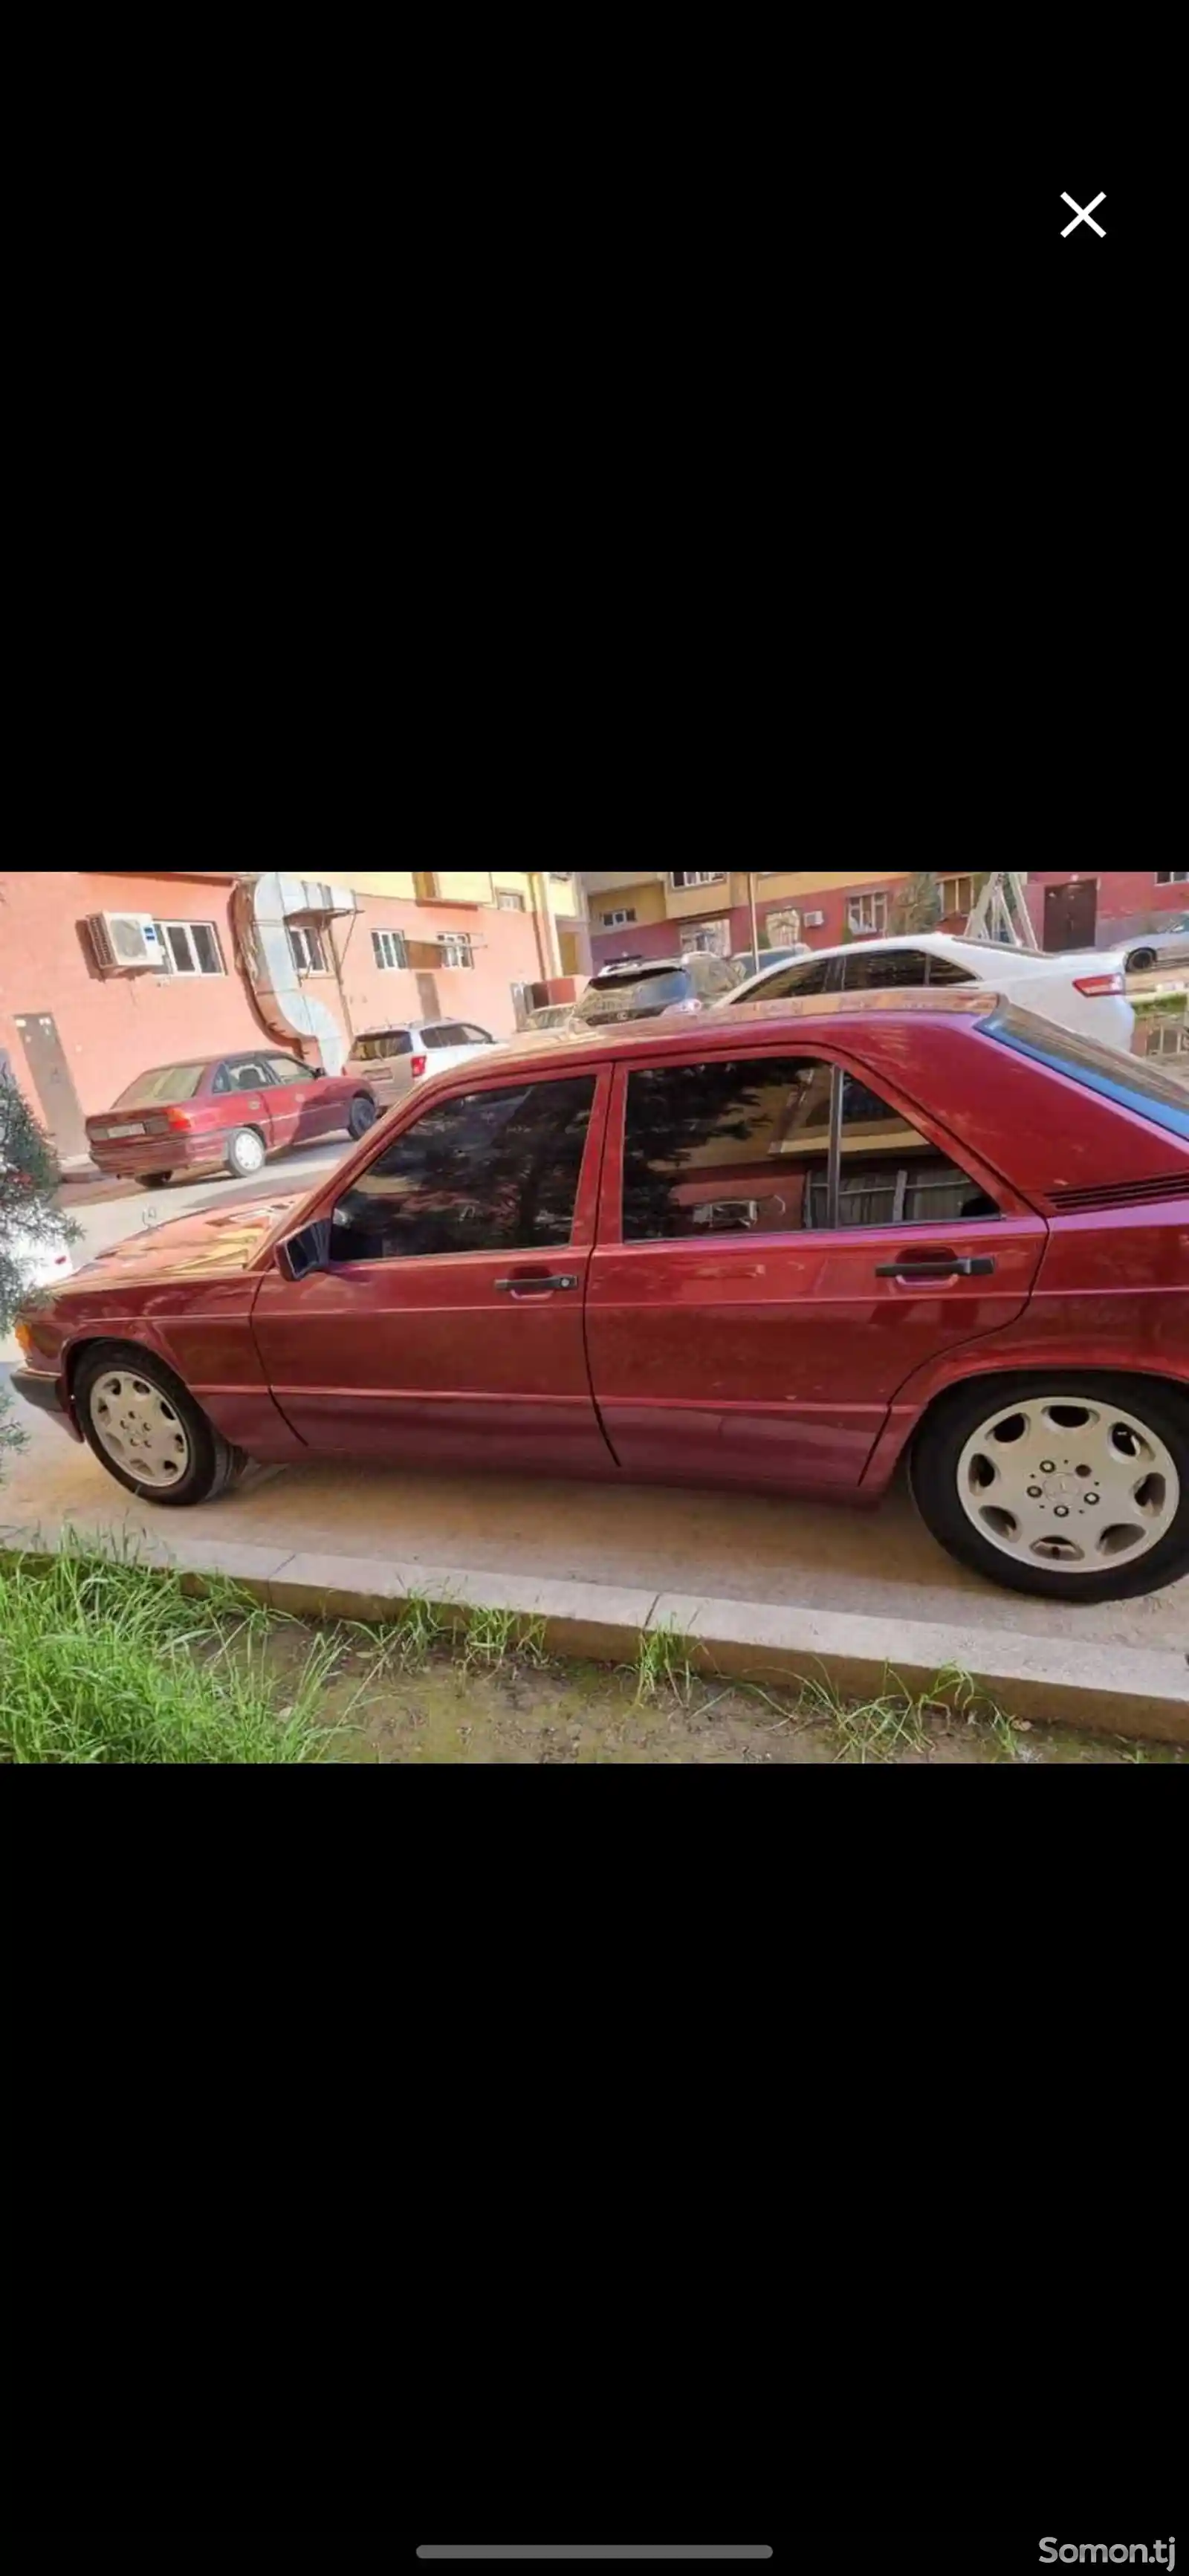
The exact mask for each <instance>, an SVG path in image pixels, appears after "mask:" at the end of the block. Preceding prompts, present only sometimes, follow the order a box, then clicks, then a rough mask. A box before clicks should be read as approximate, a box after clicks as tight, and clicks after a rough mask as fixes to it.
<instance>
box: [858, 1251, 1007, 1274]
mask: <svg viewBox="0 0 1189 2576" xmlns="http://www.w3.org/2000/svg"><path fill="white" fill-rule="evenodd" d="M994 1267H995V1258H994V1255H993V1253H990V1252H975V1253H971V1252H964V1253H962V1254H955V1256H954V1258H953V1259H952V1260H950V1259H949V1258H948V1257H944V1256H943V1258H942V1259H940V1260H938V1261H877V1263H876V1265H875V1276H876V1278H877V1279H955V1278H960V1279H985V1278H987V1277H988V1276H989V1274H990V1272H991V1271H992V1270H993V1269H994Z"/></svg>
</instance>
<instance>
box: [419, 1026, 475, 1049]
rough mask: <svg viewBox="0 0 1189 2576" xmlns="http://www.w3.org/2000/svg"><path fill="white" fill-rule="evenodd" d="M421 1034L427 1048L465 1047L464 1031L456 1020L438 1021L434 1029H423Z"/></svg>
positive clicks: (465, 1037)
mask: <svg viewBox="0 0 1189 2576" xmlns="http://www.w3.org/2000/svg"><path fill="white" fill-rule="evenodd" d="M421 1034H422V1037H423V1039H424V1042H425V1044H426V1046H427V1047H456V1046H465V1045H466V1042H467V1033H466V1030H465V1029H464V1028H463V1026H462V1024H461V1022H460V1021H458V1020H440V1021H439V1022H438V1025H437V1027H436V1028H434V1029H423V1030H422V1033H421Z"/></svg>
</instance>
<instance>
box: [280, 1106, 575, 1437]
mask: <svg viewBox="0 0 1189 2576" xmlns="http://www.w3.org/2000/svg"><path fill="white" fill-rule="evenodd" d="M610 1081H611V1077H610V1073H609V1072H603V1073H600V1074H597V1075H596V1074H594V1073H590V1074H581V1075H568V1076H563V1077H557V1076H549V1075H546V1074H539V1075H531V1076H527V1077H526V1076H525V1075H523V1074H521V1075H520V1076H518V1077H517V1079H516V1080H514V1081H508V1080H507V1079H505V1080H504V1081H502V1082H498V1081H495V1080H488V1081H487V1082H486V1083H484V1084H482V1085H481V1086H479V1085H476V1086H475V1087H474V1088H472V1089H470V1090H466V1091H454V1092H451V1093H449V1094H447V1096H446V1097H445V1098H443V1099H440V1100H435V1099H434V1097H433V1095H432V1094H427V1095H426V1097H425V1102H424V1106H423V1107H421V1108H420V1109H419V1113H418V1114H417V1115H416V1116H415V1117H413V1118H412V1119H410V1120H409V1121H408V1123H407V1124H405V1125H404V1126H403V1127H402V1129H401V1132H400V1134H399V1135H398V1136H396V1137H395V1138H392V1139H391V1140H390V1141H389V1142H387V1143H386V1144H385V1145H384V1146H382V1147H381V1148H380V1149H379V1150H378V1151H377V1152H376V1154H375V1155H374V1157H373V1159H372V1161H371V1162H370V1163H369V1164H367V1165H366V1166H365V1167H364V1169H363V1171H362V1172H361V1173H360V1174H359V1175H358V1176H357V1178H356V1180H355V1182H354V1183H353V1185H352V1187H351V1189H350V1191H349V1192H348V1193H346V1194H345V1196H344V1198H343V1200H342V1201H341V1202H340V1204H339V1205H338V1206H337V1207H336V1208H335V1211H334V1222H333V1224H332V1227H331V1254H330V1262H329V1267H328V1268H327V1269H326V1270H325V1271H321V1272H317V1273H315V1274H313V1275H311V1276H309V1277H307V1278H305V1279H302V1280H300V1281H297V1282H291V1281H288V1280H285V1279H282V1278H281V1277H280V1275H279V1274H269V1276H267V1277H266V1278H265V1280H264V1282H263V1285H262V1287H261V1290H260V1295H259V1298H258V1300H257V1304H256V1307H255V1311H254V1318H253V1322H254V1329H255V1332H256V1338H257V1343H258V1346H259V1349H260V1352H261V1356H262V1359H263V1362H264V1366H265V1370H266V1374H267V1377H268V1380H269V1383H270V1385H271V1387H272V1390H273V1394H274V1396H275V1399H276V1402H277V1403H278V1404H279V1406H280V1408H281V1411H282V1412H283V1413H284V1415H285V1417H286V1419H287V1421H289V1422H290V1423H291V1424H292V1426H293V1429H294V1430H295V1431H296V1432H297V1433H298V1434H299V1435H300V1437H301V1439H302V1440H304V1441H305V1442H307V1444H308V1446H309V1447H310V1448H311V1449H316V1450H337V1451H341V1452H346V1453H349V1454H353V1455H355V1456H358V1457H374V1458H389V1459H393V1458H399V1459H402V1460H403V1461H404V1462H406V1463H407V1464H408V1465H409V1466H410V1467H415V1466H425V1467H427V1468H430V1469H432V1468H435V1467H454V1468H463V1469H475V1468H478V1467H483V1466H487V1465H490V1466H500V1467H509V1468H527V1469H532V1470H534V1471H535V1472H538V1473H543V1474H558V1475H584V1474H600V1473H602V1474H605V1473H606V1472H607V1471H608V1470H609V1468H610V1466H611V1460H610V1457H609V1453H608V1449H607V1444H606V1442H605V1440H604V1439H603V1436H602V1433H601V1431H600V1429H599V1425H598V1419H597V1416H596V1413H595V1409H594V1404H593V1401H592V1398H591V1392H590V1376H589V1371H588V1368H587V1363H586V1349H585V1336H584V1330H583V1298H584V1293H585V1287H586V1278H587V1271H588V1268H589V1264H590V1258H591V1252H592V1248H593V1244H594V1235H595V1216H596V1210H597V1199H598V1173H599V1163H600V1159H601V1152H602V1141H603V1135H604V1131H605V1122H606V1111H607V1104H608V1099H609V1095H610Z"/></svg>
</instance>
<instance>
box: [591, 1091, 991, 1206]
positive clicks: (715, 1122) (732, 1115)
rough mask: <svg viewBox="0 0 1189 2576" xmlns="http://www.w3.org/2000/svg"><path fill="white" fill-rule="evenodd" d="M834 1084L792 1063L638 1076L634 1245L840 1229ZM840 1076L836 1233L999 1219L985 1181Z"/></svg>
mask: <svg viewBox="0 0 1189 2576" xmlns="http://www.w3.org/2000/svg"><path fill="white" fill-rule="evenodd" d="M832 1079H833V1077H832V1074H831V1070H830V1068H829V1066H827V1065H824V1064H815V1063H813V1062H811V1061H808V1060H806V1059H805V1058H800V1057H793V1056H786V1057H773V1058H771V1059H759V1060H753V1061H751V1062H750V1063H745V1064H723V1063H718V1062H712V1063H710V1064H705V1065H681V1066H669V1065H665V1066H655V1067H647V1068H645V1069H644V1070H642V1071H640V1072H638V1073H632V1074H631V1075H630V1077H629V1081H628V1102H627V1126H626V1133H625V1140H624V1208H623V1232H624V1241H625V1242H627V1243H638V1242H657V1241H663V1240H667V1239H670V1238H672V1237H674V1236H677V1237H680V1236H692V1237H694V1238H697V1237H698V1236H699V1235H702V1234H739V1233H750V1232H760V1233H768V1234H791V1233H798V1232H801V1231H802V1230H803V1229H805V1228H807V1227H822V1226H825V1225H827V1224H829V1223H830V1222H831V1191H830V1099H831V1090H832ZM840 1079H841V1080H842V1081H843V1086H844V1087H843V1098H842V1151H841V1161H840V1169H839V1180H838V1198H837V1216H836V1218H835V1220H834V1221H835V1222H836V1223H837V1224H838V1225H840V1226H858V1225H919V1224H925V1223H928V1222H930V1221H931V1220H932V1221H934V1222H937V1223H949V1224H952V1223H953V1222H954V1220H955V1219H956V1218H958V1217H962V1216H995V1215H997V1213H998V1210H997V1209H996V1208H995V1206H994V1204H993V1202H992V1201H991V1200H989V1199H988V1198H987V1197H986V1196H985V1194H984V1193H983V1191H982V1190H981V1188H980V1187H979V1184H978V1183H977V1182H976V1181H973V1180H971V1179H970V1177H969V1175H968V1174H967V1173H965V1172H963V1171H961V1170H960V1169H959V1168H958V1166H957V1165H956V1164H954V1163H951V1162H950V1161H949V1160H948V1158H947V1157H946V1156H945V1155H944V1154H941V1153H939V1152H938V1150H937V1148H936V1146H934V1145H931V1144H930V1143H929V1141H928V1139H927V1138H926V1137H924V1136H922V1135H921V1134H920V1132H919V1130H918V1129H917V1128H915V1127H913V1126H912V1125H911V1124H910V1122H909V1121H908V1120H907V1119H905V1118H904V1117H902V1115H901V1113H900V1111H899V1110H896V1109H892V1108H891V1107H889V1105H888V1103H887V1102H886V1101H884V1100H882V1099H881V1098H880V1097H879V1096H878V1094H877V1093H875V1092H873V1091H870V1090H868V1088H867V1087H866V1085H865V1084H863V1083H860V1082H857V1081H856V1080H855V1079H854V1077H853V1075H850V1074H846V1075H845V1076H842V1077H840Z"/></svg>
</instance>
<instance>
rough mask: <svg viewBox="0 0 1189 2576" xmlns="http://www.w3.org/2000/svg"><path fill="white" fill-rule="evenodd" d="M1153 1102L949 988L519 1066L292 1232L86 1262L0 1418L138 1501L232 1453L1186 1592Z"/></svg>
mask: <svg viewBox="0 0 1189 2576" xmlns="http://www.w3.org/2000/svg"><path fill="white" fill-rule="evenodd" d="M1187 1290H1189V1093H1187V1092H1186V1090H1185V1088H1184V1086H1183V1085H1181V1084H1180V1083H1178V1082H1177V1081H1176V1080H1175V1079H1174V1078H1173V1077H1172V1076H1171V1075H1170V1074H1168V1073H1166V1072H1164V1071H1162V1070H1161V1069H1160V1068H1159V1067H1157V1066H1155V1065H1152V1064H1150V1063H1146V1062H1142V1061H1140V1060H1137V1059H1136V1060H1133V1059H1131V1058H1129V1057H1127V1056H1124V1055H1122V1054H1120V1053H1118V1052H1117V1051H1116V1050H1115V1049H1113V1048H1107V1047H1103V1046H1100V1045H1098V1044H1097V1043H1096V1042H1094V1041H1093V1040H1089V1039H1085V1038H1082V1037H1079V1036H1076V1035H1074V1034H1073V1033H1072V1032H1071V1031H1069V1030H1065V1029H1059V1028H1057V1027H1055V1026H1054V1025H1053V1024H1051V1023H1050V1022H1047V1021H1044V1020H1041V1019H1038V1018H1035V1017H1033V1016H1032V1015H1031V1014H1029V1013H1026V1012H1024V1011H1021V1010H1018V1009H1016V1008H1014V1007H1010V1006H1006V1005H1004V1004H1003V1003H1002V1002H997V1001H996V1000H995V999H994V997H993V996H988V995H987V994H986V993H985V992H982V991H979V992H976V993H973V994H969V995H968V994H966V993H964V992H961V991H955V992H952V993H950V992H945V991H936V990H934V991H929V992H921V993H913V992H904V991H902V990H893V991H889V992H876V993H870V994H861V995H855V996H853V997H852V996H841V997H839V998H832V997H822V998H820V999H809V1000H803V1001H799V1002H776V1003H768V1004H762V1003H761V1004H757V1005H752V1006H744V1007H743V1008H742V1009H740V1010H738V1011H733V1012H729V1013H725V1014H723V1016H722V1018H721V1019H709V1018H701V1019H699V1020H698V1021H697V1023H696V1025H695V1024H694V1023H692V1022H691V1021H690V1020H689V1019H688V1018H684V1017H679V1018H675V1019H673V1020H671V1021H667V1022H666V1021H659V1022H658V1021H652V1022H649V1023H647V1024H644V1025H642V1026H639V1027H637V1028H626V1029H625V1028H615V1029H613V1030H611V1031H607V1030H600V1029H594V1030H591V1031H588V1032H586V1033H578V1032H575V1033H574V1034H573V1035H572V1036H565V1037H562V1038H560V1039H559V1038H558V1037H557V1036H556V1035H554V1036H547V1037H543V1038H540V1039H535V1040H528V1041H526V1042H525V1043H524V1044H523V1045H522V1046H521V1047H519V1048H518V1049H517V1050H516V1051H515V1052H513V1051H511V1050H508V1051H502V1052H501V1053H500V1055H499V1057H498V1059H494V1060H493V1061H492V1062H491V1063H490V1065H488V1064H483V1065H476V1064H474V1063H472V1064H468V1065H466V1066H463V1067H460V1068H459V1069H458V1071H457V1072H455V1073H453V1074H446V1075H444V1076H443V1077H442V1078H441V1079H440V1080H439V1081H437V1082H435V1083H434V1084H433V1086H432V1088H431V1089H429V1090H428V1091H426V1092H419V1093H415V1094H414V1095H412V1097H411V1098H410V1100H409V1102H408V1103H407V1105H406V1106H405V1107H404V1108H402V1109H400V1110H397V1111H395V1112H394V1113H393V1114H392V1115H391V1116H390V1117H389V1118H388V1120H387V1121H386V1122H385V1126H384V1130H383V1133H382V1135H380V1136H377V1137H372V1138H368V1139H367V1140H365V1141H364V1142H363V1143H362V1144H361V1145H360V1147H359V1150H358V1152H357V1153H356V1154H355V1155H354V1156H352V1157H349V1158H348V1160H347V1162H346V1163H345V1165H344V1166H343V1167H342V1168H341V1169H340V1170H339V1171H338V1172H337V1173H335V1175H334V1176H333V1177H332V1178H330V1179H327V1180H325V1181H324V1182H323V1183H321V1184H320V1186H319V1188H318V1189H317V1190H315V1191H314V1192H313V1193H312V1195H311V1196H310V1197H308V1198H307V1199H306V1200H305V1201H304V1203H301V1202H298V1201H280V1202H274V1203H272V1204H271V1205H270V1206H268V1207H267V1208H263V1209H258V1208H255V1207H242V1206H240V1207H236V1208H229V1209H226V1210H224V1211H223V1212H222V1213H215V1214H212V1213H210V1212H208V1213H206V1214H205V1215H202V1216H199V1217H190V1218H186V1219H183V1220H182V1221H181V1222H180V1223H178V1224H174V1225H169V1226H165V1227H162V1228H160V1229H159V1230H157V1231H156V1232H154V1233H151V1234H147V1235H143V1236H141V1237H139V1238H134V1239H132V1240H130V1241H128V1242H126V1243H122V1244H119V1245H117V1246H116V1247H115V1248H114V1249H113V1250H112V1251H110V1252H108V1253H105V1254H103V1255H102V1256H101V1258H100V1259H99V1260H98V1261H96V1262H94V1263H93V1264H92V1265H91V1266H90V1268H89V1269H87V1270H83V1271H80V1272H79V1273H78V1274H77V1275H76V1276H75V1277H74V1278H73V1279H71V1280H69V1281H68V1282H66V1283H65V1284H64V1285H63V1286H62V1287H61V1288H60V1289H52V1290H50V1291H47V1292H45V1293H44V1294H43V1295H41V1296H40V1297H36V1298H31V1299H30V1300H29V1301H28V1302H27V1304H26V1306H25V1308H24V1310H23V1313H22V1316H21V1318H20V1320H19V1323H18V1334H19V1338H20V1340H21V1343H22V1347H23V1350H24V1353H25V1357H26V1360H27V1362H28V1366H27V1368H25V1369H24V1370H23V1371H19V1372H17V1373H16V1377H15V1383H16V1385H17V1387H18V1389H19V1391H20V1392H21V1393H22V1394H23V1395H25V1396H26V1397H27V1398H28V1399H29V1400H30V1401H31V1402H34V1403H37V1404H40V1405H41V1406H43V1407H44V1408H45V1409H46V1410H47V1411H53V1412H55V1413H56V1414H57V1415H58V1417H59V1419H61V1420H62V1421H63V1422H64V1423H65V1424H66V1425H67V1426H68V1427H69V1428H70V1430H71V1431H73V1433H74V1434H75V1436H76V1437H78V1438H85V1439H87V1440H88V1441H89V1442H90V1444H91V1447H92V1448H93V1450H94V1451H95V1453H96V1456H97V1457H99V1458H100V1459H101V1460H102V1461H103V1463H104V1465H105V1466H106V1467H107V1468H108V1469H109V1471H110V1473H111V1474H112V1475H114V1476H115V1477H116V1478H117V1479H118V1481H119V1482H120V1483H121V1484H123V1485H125V1486H127V1487H128V1488H129V1489H130V1490H131V1491H132V1492H133V1493H136V1494H138V1495H140V1496H141V1497H142V1498H144V1499H145V1500H146V1501H158V1502H162V1503H171V1504H180V1503H200V1502H203V1501H206V1500H208V1499H209V1498H210V1497H211V1496H212V1495H214V1494H216V1493H217V1492H219V1491H220V1490H221V1489H222V1488H223V1487H225V1486H226V1485H227V1484H229V1483H230V1482H231V1480H232V1478H233V1477H234V1475H235V1473H236V1471H237V1469H238V1467H239V1466H240V1465H241V1464H242V1462H243V1458H244V1456H245V1454H246V1455H247V1456H249V1457H252V1458H257V1459H262V1460H268V1461H274V1462H284V1461H292V1462H297V1461H300V1460H303V1459H306V1460H308V1459H310V1458H311V1457H315V1458H316V1457H321V1456H323V1455H325V1454H327V1453H333V1454H337V1455H340V1456H344V1457H354V1458H369V1459H391V1460H393V1461H399V1463H400V1464H401V1465H402V1466H403V1467H406V1468H413V1467H417V1468H427V1469H429V1470H431V1471H433V1470H436V1469H439V1468H442V1467H444V1466H449V1467H457V1468H459V1469H462V1470H465V1471H466V1472H467V1473H471V1472H473V1471H474V1470H475V1468H477V1467H482V1466H491V1467H498V1468H508V1469H515V1470H525V1469H529V1470H535V1471H537V1472H539V1473H540V1474H542V1475H559V1474H564V1475H575V1476H598V1477H608V1478H612V1479H614V1478H623V1479H625V1480H630V1479H652V1480H654V1481H656V1482H659V1483H669V1484H672V1483H677V1482H702V1483H706V1484H716V1485H727V1486H742V1487H746V1488H753V1489H760V1490H766V1491H769V1492H776V1493H813V1494H819V1495H823V1496H829V1497H833V1498H835V1499H838V1500H845V1501H851V1502H856V1503H873V1502H876V1501H878V1499H879V1496H880V1495H881V1494H882V1493H883V1492H884V1491H885V1489H886V1487H887V1485H888V1483H889V1480H890V1479H891V1477H892V1476H893V1474H894V1473H895V1471H896V1469H897V1467H898V1465H899V1464H900V1463H901V1461H905V1460H906V1461H907V1464H908V1469H909V1473H910V1476H911V1480H912V1487H913V1491H914V1493H915V1495H916V1499H917V1502H918V1505H919V1507H920V1510H921V1512H922V1513H923V1515H924V1518H925V1520H926V1521H927V1523H928V1525H929V1527H930V1529H931V1530H932V1531H933V1532H934V1534H935V1536H936V1537H937V1538H938V1539H939V1540H940V1541H941V1543H942V1544H943V1545H944V1546H945V1547H947V1548H949V1549H950V1550H951V1552H952V1553H953V1554H954V1555H955V1556H957V1557H960V1558H961V1559H962V1560H963V1562H964V1563H966V1564H967V1565H970V1566H973V1567H975V1568H977V1570H978V1571H979V1572H980V1573H982V1574H985V1575H987V1576H989V1577H990V1578H991V1579H992V1580H993V1581H996V1582H1000V1583H1005V1584H1008V1585H1011V1586H1014V1587H1015V1588H1017V1589H1018V1590H1022V1591H1028V1592H1040V1593H1052V1594H1057V1595H1060V1596H1062V1597H1065V1598H1068V1599H1071V1600H1084V1601H1094V1600H1103V1599H1108V1598H1110V1597H1112V1596H1115V1595H1124V1594H1129V1593H1138V1592H1146V1591H1149V1590H1152V1589H1154V1588H1155V1587H1156V1586H1157V1585H1159V1584H1165V1583H1171V1582H1172V1581H1173V1580H1174V1579H1175V1578H1176V1577H1177V1576H1179V1575H1181V1574H1183V1573H1185V1571H1186V1570H1187V1568H1189V1295H1187V1293H1186V1292H1187Z"/></svg>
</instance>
